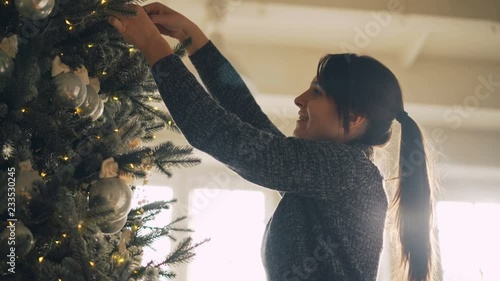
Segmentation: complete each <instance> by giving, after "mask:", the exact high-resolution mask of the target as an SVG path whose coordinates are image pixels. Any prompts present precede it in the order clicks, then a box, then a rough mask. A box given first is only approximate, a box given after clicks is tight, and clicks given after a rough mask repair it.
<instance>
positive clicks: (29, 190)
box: [16, 170, 43, 199]
mask: <svg viewBox="0 0 500 281" xmlns="http://www.w3.org/2000/svg"><path fill="white" fill-rule="evenodd" d="M35 182H43V179H42V177H41V176H40V174H39V173H38V172H37V171H36V170H28V171H23V170H20V171H19V172H18V177H17V180H16V193H17V194H18V195H21V196H24V197H26V198H28V199H31V198H32V196H33V195H35V194H36V193H38V190H34V189H33V184H34V183H35Z"/></svg>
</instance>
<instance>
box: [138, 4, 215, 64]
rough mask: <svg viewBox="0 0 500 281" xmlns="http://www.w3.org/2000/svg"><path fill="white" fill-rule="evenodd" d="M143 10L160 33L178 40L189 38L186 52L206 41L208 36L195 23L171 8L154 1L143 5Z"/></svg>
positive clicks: (190, 51) (192, 50) (195, 48)
mask: <svg viewBox="0 0 500 281" xmlns="http://www.w3.org/2000/svg"><path fill="white" fill-rule="evenodd" d="M144 10H145V11H146V13H147V14H148V16H149V18H150V19H151V21H152V22H153V23H154V24H155V25H156V27H157V28H158V30H160V32H161V34H163V35H167V36H170V37H172V38H175V39H177V40H179V41H180V42H182V41H184V40H186V39H188V38H191V41H192V43H191V45H189V46H188V47H187V48H186V50H187V52H188V54H190V55H191V54H193V53H194V52H196V51H197V50H198V49H199V48H201V47H203V46H204V45H205V44H206V43H207V42H208V38H207V37H206V36H205V34H204V33H203V32H202V31H201V29H200V28H199V27H198V26H197V25H196V24H195V23H193V22H192V21H190V20H189V19H188V18H186V17H185V16H183V15H182V14H180V13H178V12H176V11H174V10H173V9H171V8H169V7H167V6H165V5H163V4H161V3H158V2H156V3H151V4H148V5H145V6H144Z"/></svg>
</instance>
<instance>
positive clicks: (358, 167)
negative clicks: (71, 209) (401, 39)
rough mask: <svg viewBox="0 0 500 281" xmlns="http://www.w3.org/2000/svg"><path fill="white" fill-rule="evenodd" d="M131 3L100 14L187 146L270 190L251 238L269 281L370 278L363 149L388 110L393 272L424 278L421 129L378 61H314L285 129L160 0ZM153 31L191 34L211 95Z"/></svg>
mask: <svg viewBox="0 0 500 281" xmlns="http://www.w3.org/2000/svg"><path fill="white" fill-rule="evenodd" d="M130 7H133V8H134V9H135V10H136V11H137V15H136V16H133V17H122V16H116V17H114V16H112V17H110V18H109V22H110V24H112V25H113V26H114V27H115V28H116V29H117V30H118V31H119V32H120V33H121V34H122V36H123V37H124V39H125V40H126V41H127V42H129V43H131V44H133V45H134V46H135V47H136V48H137V49H139V50H140V51H142V52H143V54H144V55H145V57H146V58H147V60H148V62H149V64H150V65H151V71H152V74H153V77H154V79H155V81H156V83H157V85H158V89H159V92H160V94H161V96H162V97H163V100H164V102H165V104H166V105H167V107H168V110H169V112H170V114H171V115H172V117H173V119H174V120H175V122H176V125H177V126H178V127H179V128H180V130H181V131H182V133H183V135H184V136H185V137H186V139H187V140H188V141H189V143H190V144H191V145H192V146H193V147H195V148H197V149H199V150H202V151H204V152H206V153H208V154H210V155H212V156H213V157H214V158H215V159H217V160H218V161H220V162H222V163H224V164H225V165H226V166H227V167H229V168H230V169H232V170H233V171H235V172H236V173H238V174H239V175H240V176H241V177H243V178H245V179H246V180H248V181H250V182H252V183H255V184H258V185H260V186H263V187H266V188H270V189H273V190H277V191H279V192H280V193H281V195H282V199H281V201H280V203H279V205H278V207H277V208H276V210H275V212H274V214H273V216H272V218H271V219H270V220H269V222H268V224H267V227H266V231H265V235H264V239H263V243H262V258H263V264H264V268H265V271H266V274H267V278H268V280H269V281H286V280H289V281H299V280H310V281H311V280H321V281H326V280H336V281H337V280H350V281H362V280H366V281H368V280H369V281H375V280H376V278H377V270H378V264H379V258H380V254H381V251H382V244H383V237H384V235H383V234H384V225H385V219H386V215H387V211H388V207H389V204H388V199H387V195H386V193H385V191H384V185H383V181H384V179H383V177H382V175H381V173H380V172H379V169H378V168H377V167H376V166H375V165H374V163H373V147H374V146H383V145H385V144H387V143H388V141H389V139H390V137H391V132H392V131H391V126H392V124H393V121H394V120H395V119H396V120H397V121H399V122H400V123H401V151H400V160H399V161H400V162H399V163H400V177H399V186H398V190H397V193H396V196H395V198H394V201H393V206H394V208H395V210H396V214H397V216H396V218H397V224H396V225H397V226H398V232H399V237H400V241H401V245H402V247H401V254H402V261H403V264H402V270H406V275H407V276H408V280H410V281H428V280H431V278H432V272H433V270H432V265H433V252H434V251H433V249H434V248H433V240H432V229H433V220H432V213H433V200H432V189H431V186H430V181H429V177H428V173H427V163H426V159H425V150H424V146H423V138H422V134H421V132H420V129H419V127H418V126H417V124H416V123H415V121H414V120H413V119H412V118H411V117H410V116H408V114H407V113H406V112H405V111H404V107H403V100H402V94H401V89H400V86H399V84H398V81H397V79H396V77H395V76H394V74H393V73H392V72H391V71H390V70H389V69H388V68H387V67H385V66H384V65H383V64H381V63H380V62H378V61H377V60H375V59H373V58H371V57H369V56H358V55H355V54H328V55H326V56H324V57H323V58H321V60H320V61H319V64H318V69H317V73H315V74H313V73H311V84H310V85H309V88H308V89H306V90H305V91H304V92H303V93H302V94H300V95H299V96H298V97H296V98H295V104H296V105H297V107H298V108H299V111H298V120H297V124H296V128H295V131H294V133H293V136H291V137H287V136H285V135H283V133H281V132H280V131H279V130H278V129H277V128H276V127H275V126H274V125H273V123H271V121H270V120H269V119H268V117H267V116H266V115H265V114H264V113H263V112H262V110H261V109H260V107H259V106H258V105H257V103H256V102H255V99H254V98H253V96H252V95H251V93H250V92H249V90H248V88H247V87H246V85H245V84H244V82H243V81H242V79H241V77H240V76H239V74H238V73H237V72H236V71H235V69H234V68H233V67H232V66H231V64H230V63H229V62H228V61H227V60H226V59H225V57H224V56H223V55H222V54H221V53H219V51H218V50H217V48H216V47H215V45H214V44H213V43H212V41H210V40H209V39H208V38H207V37H206V36H205V35H204V34H203V32H202V31H201V30H200V29H199V28H198V27H197V26H196V25H195V24H194V23H193V22H191V21H190V20H188V19H187V18H186V17H184V16H183V15H181V14H179V13H177V12H175V11H174V10H172V9H170V8H168V7H166V6H164V5H162V4H160V3H154V4H149V5H146V6H144V7H141V6H137V5H130ZM161 34H164V35H168V36H171V37H174V38H176V39H178V40H180V41H184V40H185V39H187V38H191V39H192V44H191V45H190V46H189V47H188V49H187V51H188V54H189V58H190V60H191V61H192V63H193V64H194V66H195V67H196V69H197V71H198V72H199V74H200V76H201V79H202V80H203V83H204V84H205V86H206V87H207V89H208V91H209V92H210V94H208V93H207V92H206V91H205V90H204V88H203V87H202V86H201V85H200V84H199V83H198V82H197V80H196V79H195V77H194V76H193V75H192V73H190V72H189V71H188V70H187V68H186V67H185V65H184V64H183V63H182V61H181V60H180V58H179V57H178V56H177V55H175V54H174V53H173V51H172V49H171V47H170V46H169V44H168V42H167V41H165V40H164V39H163V38H162V36H161ZM414 159H421V161H415V160H414ZM403 162H404V163H410V164H409V165H402V163H403Z"/></svg>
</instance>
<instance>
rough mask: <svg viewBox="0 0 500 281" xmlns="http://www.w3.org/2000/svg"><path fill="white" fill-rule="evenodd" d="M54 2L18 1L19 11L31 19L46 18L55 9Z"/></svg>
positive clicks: (46, 0) (48, 0) (49, 0)
mask: <svg viewBox="0 0 500 281" xmlns="http://www.w3.org/2000/svg"><path fill="white" fill-rule="evenodd" d="M54 4H55V1H54V0H16V8H17V11H18V12H19V13H20V14H21V15H23V16H25V17H28V18H30V19H33V20H40V19H43V18H46V17H47V16H48V15H49V14H50V12H52V9H54Z"/></svg>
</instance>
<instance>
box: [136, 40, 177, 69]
mask: <svg viewBox="0 0 500 281" xmlns="http://www.w3.org/2000/svg"><path fill="white" fill-rule="evenodd" d="M142 53H143V54H144V56H145V57H146V59H147V61H148V63H149V65H150V66H151V67H152V66H153V65H154V64H155V63H156V62H157V61H159V60H160V59H162V58H164V57H166V56H168V55H171V54H173V53H174V51H173V50H172V47H170V44H168V42H167V41H166V40H165V39H163V37H161V36H160V37H158V38H157V39H155V40H151V41H150V43H149V44H148V45H147V46H146V47H145V48H144V50H142Z"/></svg>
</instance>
